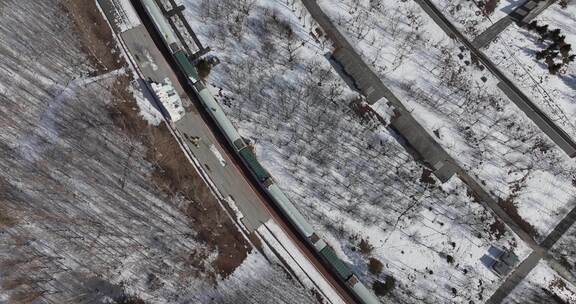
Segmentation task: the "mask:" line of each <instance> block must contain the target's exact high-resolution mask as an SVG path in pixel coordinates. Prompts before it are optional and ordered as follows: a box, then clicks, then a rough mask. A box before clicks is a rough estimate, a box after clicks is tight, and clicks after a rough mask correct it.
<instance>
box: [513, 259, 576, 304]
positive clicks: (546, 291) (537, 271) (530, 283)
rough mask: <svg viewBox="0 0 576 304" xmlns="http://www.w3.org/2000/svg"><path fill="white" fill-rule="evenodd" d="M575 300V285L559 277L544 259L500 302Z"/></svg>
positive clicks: (525, 303)
mask: <svg viewBox="0 0 576 304" xmlns="http://www.w3.org/2000/svg"><path fill="white" fill-rule="evenodd" d="M574 302H576V286H574V285H571V284H570V283H569V282H567V281H565V280H563V279H562V278H561V277H559V276H558V275H557V274H556V273H555V272H554V270H552V269H551V268H550V267H549V266H548V265H547V264H546V262H544V261H541V262H540V263H539V264H538V265H537V266H536V267H535V268H534V269H533V270H532V271H531V272H530V274H529V275H528V276H527V277H526V278H525V279H524V280H523V281H522V282H521V283H520V284H519V285H518V286H517V287H516V288H514V290H513V291H512V293H511V294H510V295H509V296H508V297H507V298H506V299H505V300H504V301H503V302H502V303H505V304H541V303H558V304H565V303H567V304H569V303H574Z"/></svg>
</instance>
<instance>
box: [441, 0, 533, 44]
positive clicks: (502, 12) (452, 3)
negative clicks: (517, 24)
mask: <svg viewBox="0 0 576 304" xmlns="http://www.w3.org/2000/svg"><path fill="white" fill-rule="evenodd" d="M522 2H523V1H516V0H481V1H468V0H432V3H434V5H436V7H437V8H438V9H439V10H440V11H441V12H442V13H443V14H444V16H446V18H448V20H450V22H451V23H452V24H454V26H456V28H458V30H460V32H462V33H463V34H464V35H465V36H466V38H468V39H470V40H473V39H474V38H476V37H477V36H478V35H480V34H481V33H482V32H484V31H485V30H486V29H487V28H488V27H490V26H491V25H492V24H494V23H495V22H497V21H498V20H500V19H501V18H502V17H504V16H506V15H508V14H509V13H510V12H512V11H513V10H514V9H515V8H516V7H517V6H518V5H520V4H522Z"/></svg>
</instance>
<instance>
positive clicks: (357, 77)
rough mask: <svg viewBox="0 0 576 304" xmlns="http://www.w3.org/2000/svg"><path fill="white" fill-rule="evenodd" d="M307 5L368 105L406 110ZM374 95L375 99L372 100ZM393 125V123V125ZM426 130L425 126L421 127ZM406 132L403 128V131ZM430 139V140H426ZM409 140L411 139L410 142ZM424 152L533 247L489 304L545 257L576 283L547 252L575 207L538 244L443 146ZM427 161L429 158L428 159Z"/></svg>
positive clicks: (310, 2)
mask: <svg viewBox="0 0 576 304" xmlns="http://www.w3.org/2000/svg"><path fill="white" fill-rule="evenodd" d="M303 3H304V5H305V6H306V8H307V9H308V11H309V12H310V13H311V15H312V17H313V18H314V19H315V20H316V22H318V24H319V25H320V26H321V27H322V29H323V30H324V32H325V33H326V35H327V36H328V38H329V39H331V40H332V41H333V42H334V45H335V46H336V48H337V50H336V51H335V54H334V57H335V59H336V60H338V62H339V63H340V64H341V65H342V66H343V68H344V70H345V72H347V75H345V76H346V77H350V78H352V80H353V82H354V85H355V86H356V88H357V89H359V90H360V91H361V92H363V93H364V95H366V96H367V97H368V100H369V102H370V101H372V102H374V101H376V100H378V99H379V98H380V97H382V96H383V97H384V98H386V99H388V101H389V102H390V103H391V104H393V105H394V106H395V107H397V108H399V109H401V110H405V107H404V106H403V105H402V103H401V102H400V100H399V99H398V98H397V97H396V96H394V94H393V93H392V92H391V91H390V90H389V89H388V88H386V87H385V86H384V84H383V83H382V82H381V80H380V79H379V77H378V76H377V75H376V74H375V73H374V72H373V71H372V70H371V69H370V68H369V66H368V65H367V64H366V63H365V62H364V61H363V60H362V58H361V57H360V56H359V54H358V53H356V51H355V50H354V48H353V47H352V45H351V44H350V43H349V42H348V41H347V40H346V38H345V37H344V36H343V35H342V34H341V33H340V32H339V31H338V29H337V28H336V27H335V26H334V24H333V23H332V22H331V21H330V19H329V18H328V17H327V16H326V15H325V14H324V12H323V11H322V10H321V8H320V7H319V6H318V4H317V3H316V2H315V1H314V0H303ZM370 96H372V97H370ZM401 116H404V117H410V119H407V120H406V121H404V122H400V123H398V122H397V123H396V125H397V126H398V125H400V124H404V123H407V124H411V125H417V126H419V124H418V122H417V121H416V120H415V119H413V118H412V117H411V115H410V114H409V113H408V112H402V113H401ZM392 124H394V121H393V122H392ZM420 128H421V130H423V128H422V127H420ZM400 129H401V130H405V129H404V128H400ZM412 131H414V129H411V130H409V131H408V132H400V133H401V135H405V134H406V133H408V136H409V137H410V138H411V139H412V140H420V141H428V140H432V141H434V139H433V138H431V136H430V135H429V134H428V133H427V132H422V133H419V135H417V136H419V137H417V136H414V135H410V134H411V133H412ZM423 137H430V138H423ZM408 141H410V140H408ZM420 148H422V150H424V151H417V152H419V153H421V155H422V154H428V153H430V152H431V151H432V152H433V153H440V154H441V155H442V157H444V158H445V160H446V161H447V162H448V163H450V164H451V165H452V166H454V167H453V169H452V170H454V172H455V173H457V174H458V176H459V177H460V178H461V179H462V180H463V181H464V182H465V183H466V184H467V185H468V187H470V189H471V190H472V191H473V192H474V193H476V194H477V195H478V197H479V198H480V202H481V203H482V204H483V205H484V206H485V207H486V208H487V209H489V210H491V211H492V212H493V214H494V215H495V216H496V217H497V218H498V219H500V220H501V221H502V222H504V223H505V224H506V225H507V226H508V227H509V228H510V229H511V230H512V231H514V233H516V234H517V235H518V236H519V237H520V238H521V239H522V240H523V241H524V242H526V244H528V245H529V246H530V247H531V248H532V250H533V251H532V253H531V254H530V255H529V256H528V258H526V259H525V260H524V261H523V262H522V263H521V264H520V265H519V266H518V267H517V268H516V269H515V270H514V271H513V272H512V273H511V274H510V275H509V276H508V277H507V278H506V280H505V281H504V282H503V283H502V285H501V286H500V287H499V289H498V290H497V291H496V293H495V294H494V295H493V296H492V297H491V298H490V299H489V301H488V303H500V301H502V300H503V299H504V298H505V297H506V296H507V295H508V294H509V293H510V291H511V290H513V289H514V287H515V286H516V285H517V284H518V283H519V282H520V281H522V279H524V278H525V277H526V275H527V274H528V273H530V271H531V270H532V269H533V268H534V267H535V266H536V265H537V264H538V262H539V261H540V260H541V259H542V258H546V259H548V260H549V264H551V265H552V266H553V268H554V269H555V270H557V271H558V273H559V274H561V275H562V276H563V277H564V278H565V279H567V280H568V281H572V282H574V283H576V279H575V278H574V277H572V276H571V274H570V272H567V271H565V269H563V266H562V265H560V264H558V263H557V262H556V261H554V260H553V259H551V257H550V256H548V254H547V251H548V249H550V248H551V247H552V246H553V245H554V243H555V242H556V241H558V239H560V237H562V235H563V234H564V233H565V232H566V231H567V230H568V229H569V228H570V226H572V225H573V224H574V222H575V221H576V208H574V209H573V210H572V211H571V212H570V213H569V214H568V215H567V216H566V217H565V218H564V219H563V220H562V221H561V222H560V223H559V224H558V225H557V226H556V228H555V229H554V230H553V231H552V232H551V233H550V234H549V235H548V236H547V237H546V239H545V240H544V241H543V242H542V244H541V245H539V244H537V243H536V241H535V240H534V239H533V238H532V237H531V236H530V235H529V234H528V233H527V232H526V231H524V230H523V229H522V228H521V227H520V226H519V225H518V224H516V222H515V221H514V220H513V219H512V218H510V216H509V215H508V214H507V213H506V212H505V211H504V210H503V209H502V208H501V207H500V205H499V204H498V202H497V201H496V200H495V199H494V198H493V197H492V195H490V194H489V193H488V192H487V191H486V190H484V188H483V187H482V186H481V185H480V184H479V183H478V182H477V181H476V180H475V179H474V178H473V177H472V176H470V175H469V174H468V173H467V172H466V171H465V170H464V169H463V168H461V167H460V166H458V165H457V163H456V162H455V161H454V160H453V159H452V158H451V157H450V156H449V155H448V153H446V152H445V151H444V150H440V149H442V148H441V147H440V148H439V149H438V148H437V147H435V148H433V149H431V150H426V149H427V148H429V147H424V146H420ZM425 159H426V158H425Z"/></svg>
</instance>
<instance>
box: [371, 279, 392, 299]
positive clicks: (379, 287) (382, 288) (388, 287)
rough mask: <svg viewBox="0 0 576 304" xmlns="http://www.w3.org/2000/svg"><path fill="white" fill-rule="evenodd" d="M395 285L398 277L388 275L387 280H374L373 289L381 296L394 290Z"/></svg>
mask: <svg viewBox="0 0 576 304" xmlns="http://www.w3.org/2000/svg"><path fill="white" fill-rule="evenodd" d="M395 286H396V279H394V277H393V276H387V277H386V281H385V282H382V281H374V283H372V289H373V290H374V293H376V295H377V296H379V297H383V296H385V295H387V294H388V293H390V291H392V289H394V287H395Z"/></svg>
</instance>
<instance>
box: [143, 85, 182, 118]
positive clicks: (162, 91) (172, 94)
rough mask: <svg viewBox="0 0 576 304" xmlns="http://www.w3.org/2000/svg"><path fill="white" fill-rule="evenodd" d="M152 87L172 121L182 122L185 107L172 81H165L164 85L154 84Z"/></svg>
mask: <svg viewBox="0 0 576 304" xmlns="http://www.w3.org/2000/svg"><path fill="white" fill-rule="evenodd" d="M151 87H152V90H153V91H154V94H155V95H156V97H157V98H158V100H160V102H161V103H162V106H163V107H164V108H165V109H166V111H167V112H168V114H169V115H170V119H171V120H172V121H178V120H180V118H182V117H183V116H184V114H185V112H184V106H183V105H182V99H180V96H179V95H178V93H177V92H176V90H175V89H174V86H172V82H171V81H170V79H168V78H166V79H164V82H163V83H155V82H153V83H152V84H151Z"/></svg>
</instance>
